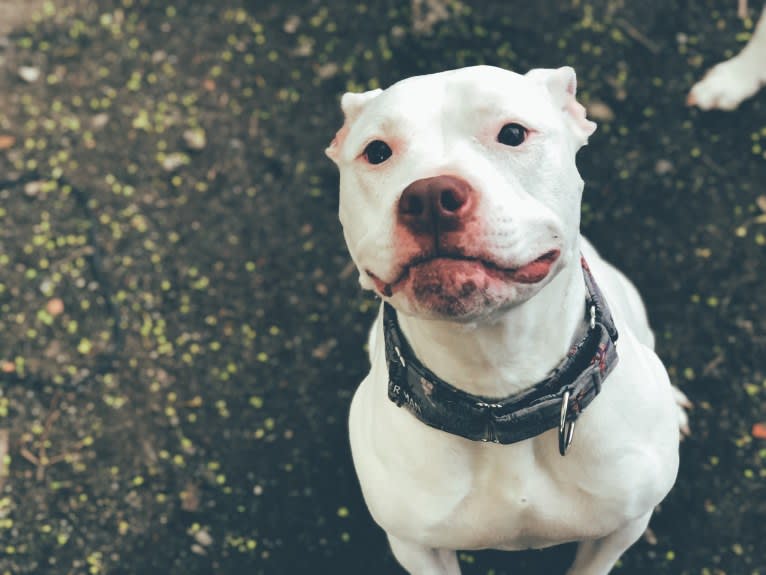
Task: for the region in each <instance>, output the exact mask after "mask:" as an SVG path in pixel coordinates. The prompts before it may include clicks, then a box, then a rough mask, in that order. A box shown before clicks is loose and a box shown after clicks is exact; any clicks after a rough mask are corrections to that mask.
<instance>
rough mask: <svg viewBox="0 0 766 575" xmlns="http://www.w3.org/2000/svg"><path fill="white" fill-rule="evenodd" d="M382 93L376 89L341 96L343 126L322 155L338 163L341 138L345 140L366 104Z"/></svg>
mask: <svg viewBox="0 0 766 575" xmlns="http://www.w3.org/2000/svg"><path fill="white" fill-rule="evenodd" d="M382 91H383V90H381V89H380V88H378V89H377V90H369V91H368V92H361V93H357V92H346V93H345V94H343V97H342V98H341V99H340V108H341V110H343V116H344V121H343V126H342V127H341V129H340V130H338V132H337V133H336V134H335V137H334V138H333V140H332V142H330V145H329V146H328V147H327V149H326V150H325V151H324V153H325V154H327V157H328V158H330V159H331V160H332V161H333V162H336V163H337V161H338V150H339V149H340V145H341V143H342V142H343V138H345V136H346V134H347V133H348V129H349V127H350V126H351V124H352V123H353V122H354V120H356V118H357V117H358V116H359V114H361V113H362V110H364V107H365V106H366V105H367V103H368V102H369V101H370V100H372V99H373V98H375V97H377V96H378V94H380V93H381V92H382Z"/></svg>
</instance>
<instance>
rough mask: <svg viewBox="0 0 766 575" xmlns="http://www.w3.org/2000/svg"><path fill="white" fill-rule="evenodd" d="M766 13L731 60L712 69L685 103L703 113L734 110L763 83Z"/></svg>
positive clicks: (696, 85) (690, 93)
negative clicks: (715, 109)
mask: <svg viewBox="0 0 766 575" xmlns="http://www.w3.org/2000/svg"><path fill="white" fill-rule="evenodd" d="M764 57H766V10H764V11H763V12H762V13H761V17H760V19H759V20H758V24H757V25H756V27H755V31H754V32H753V36H752V37H751V38H750V41H749V42H748V43H747V46H745V47H744V48H743V49H742V51H741V52H740V53H739V54H737V55H736V56H735V57H734V58H732V59H731V60H726V61H725V62H721V63H720V64H718V65H716V66H713V68H711V69H710V71H709V72H708V73H707V74H706V75H705V77H704V78H702V80H700V81H699V82H697V83H696V84H695V85H694V87H693V88H692V89H691V92H689V96H688V97H687V99H686V103H687V104H688V105H690V106H699V107H700V108H701V109H702V110H711V109H713V108H718V109H719V110H734V109H735V108H736V107H737V106H739V105H740V103H741V102H742V101H743V100H745V99H746V98H749V97H750V96H752V95H753V94H755V93H756V92H757V91H758V89H759V88H760V87H761V86H762V85H763V84H764V82H766V65H764Z"/></svg>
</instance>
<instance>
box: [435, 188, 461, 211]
mask: <svg viewBox="0 0 766 575" xmlns="http://www.w3.org/2000/svg"><path fill="white" fill-rule="evenodd" d="M439 203H440V204H441V207H442V208H444V209H445V210H446V211H448V212H456V211H458V210H459V209H460V207H461V206H462V205H463V204H465V199H464V198H462V197H461V196H460V195H459V194H457V193H456V192H455V191H454V190H449V189H448V190H442V192H441V194H440V195H439Z"/></svg>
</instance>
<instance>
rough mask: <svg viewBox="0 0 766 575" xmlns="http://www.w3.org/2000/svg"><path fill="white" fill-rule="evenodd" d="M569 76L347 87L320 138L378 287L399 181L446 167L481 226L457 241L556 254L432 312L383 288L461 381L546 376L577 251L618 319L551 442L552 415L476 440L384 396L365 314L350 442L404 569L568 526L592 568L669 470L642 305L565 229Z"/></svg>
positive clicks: (574, 136)
mask: <svg viewBox="0 0 766 575" xmlns="http://www.w3.org/2000/svg"><path fill="white" fill-rule="evenodd" d="M551 78H553V81H551ZM575 86H576V82H575V80H574V72H573V71H571V69H566V68H565V69H559V70H558V71H550V70H537V71H533V72H532V73H530V74H528V75H527V76H521V75H518V74H514V73H512V72H508V71H504V70H500V69H498V68H491V67H486V66H481V67H474V68H466V69H462V70H456V71H451V72H446V73H441V74H434V75H430V76H422V77H417V78H411V79H408V80H405V81H403V82H400V83H398V84H396V85H394V86H393V87H391V88H389V89H388V90H385V91H383V92H382V93H371V94H369V96H367V97H364V98H357V99H353V98H350V97H345V98H344V107H345V105H346V104H349V103H350V102H351V101H353V102H354V107H353V114H350V116H351V117H347V121H346V125H344V127H343V128H342V129H341V131H340V132H339V134H338V136H337V137H336V139H335V140H334V141H333V144H332V145H331V146H330V148H328V150H327V153H328V155H329V156H330V157H331V158H332V159H333V160H334V161H335V162H336V163H337V164H338V166H339V169H340V176H341V186H340V187H341V190H340V194H341V199H340V216H341V220H342V223H343V227H344V234H345V237H346V240H347V243H348V247H349V250H350V252H351V255H352V257H353V259H354V261H355V263H356V264H357V267H358V268H359V271H360V277H361V283H362V285H363V286H364V287H366V288H370V289H374V287H375V286H374V284H373V283H372V281H371V280H370V278H369V275H368V274H367V272H368V271H371V272H373V273H374V274H375V275H377V276H378V277H383V278H386V279H388V278H391V277H392V276H393V275H395V274H396V273H397V270H398V269H400V268H401V266H402V262H403V261H404V260H406V258H408V257H410V256H411V255H412V253H413V252H414V250H415V249H416V248H415V247H413V246H409V245H404V246H402V245H401V237H402V236H401V235H397V231H396V230H397V226H396V205H397V201H398V198H399V196H400V195H401V193H402V190H403V189H404V188H405V187H406V186H407V185H408V184H410V183H411V182H413V181H415V180H418V179H421V178H425V177H429V176H436V175H441V174H449V175H452V176H457V177H460V178H463V179H464V180H466V181H468V182H470V184H471V185H472V187H473V189H474V190H475V191H476V194H477V196H478V198H479V201H480V203H481V205H480V209H479V211H478V216H479V219H480V222H481V226H479V227H478V228H476V229H474V230H473V233H472V235H470V237H466V238H465V242H464V245H463V248H464V249H465V250H467V251H471V250H474V251H476V252H477V253H479V252H480V253H482V254H487V253H489V254H490V255H492V257H493V258H494V260H495V261H498V262H501V263H503V264H507V265H509V266H511V265H521V264H522V263H524V262H527V261H529V260H530V259H533V258H535V257H537V256H539V255H540V254H541V253H543V252H545V251H547V250H549V249H552V248H555V249H559V250H560V251H561V256H560V258H559V260H558V261H557V262H556V264H555V266H554V267H553V268H552V269H551V272H550V274H549V276H548V277H547V278H546V279H544V280H543V281H541V282H539V283H538V284H534V285H523V286H518V285H509V286H507V288H506V287H503V288H502V289H501V290H500V292H499V295H498V298H499V299H498V300H497V301H494V302H493V303H492V305H490V306H489V308H487V309H486V310H481V311H480V312H476V313H473V314H472V315H471V316H470V317H459V318H450V317H431V316H429V314H428V310H423V309H422V306H420V305H419V304H418V302H413V301H412V296H411V295H408V294H407V293H403V292H399V293H396V292H395V293H394V294H393V295H392V296H391V297H390V298H386V299H388V301H390V302H391V304H392V305H394V306H395V307H396V308H397V310H398V315H399V321H400V324H401V327H402V330H403V332H404V334H405V336H406V337H407V340H408V341H409V342H410V344H411V346H412V348H413V351H414V352H415V354H416V355H417V356H418V358H419V359H420V360H421V361H422V362H423V364H424V365H426V366H428V367H429V368H430V369H431V370H433V371H434V372H435V373H436V374H437V375H438V376H439V377H441V378H443V379H445V380H447V381H449V382H450V383H452V384H453V385H455V386H458V387H460V388H462V389H464V390H466V391H468V392H470V393H475V394H482V395H487V396H495V397H500V396H505V395H508V394H510V393H513V392H515V391H518V390H521V389H524V388H525V387H528V386H530V385H532V384H534V383H535V382H537V381H539V380H540V379H542V378H544V377H545V376H546V375H547V374H548V372H549V371H550V370H551V369H552V368H553V367H554V366H555V365H556V364H557V363H558V362H559V361H560V360H561V359H562V358H563V357H564V356H565V355H566V352H567V350H568V349H569V347H570V346H571V344H572V340H573V337H574V333H575V330H576V328H577V326H578V324H579V322H581V321H583V313H584V301H585V288H584V284H583V277H582V270H581V268H580V263H579V262H580V257H579V254H580V253H581V252H582V253H583V254H584V255H585V257H586V259H587V261H588V263H589V264H590V267H591V270H592V272H593V275H594V276H595V278H596V280H597V282H598V284H599V286H600V287H601V288H602V290H603V292H604V294H605V297H606V299H607V301H608V303H609V306H610V308H611V310H612V312H613V315H614V317H615V322H616V326H617V328H618V330H619V333H620V337H619V341H618V343H617V350H618V353H619V357H620V361H619V363H618V365H617V367H616V368H615V369H614V371H613V372H612V374H611V375H610V376H609V377H608V379H607V380H606V382H605V384H604V387H603V391H602V393H601V394H600V395H599V396H598V397H597V398H596V400H595V401H594V402H593V403H592V404H591V405H590V406H589V407H588V408H587V409H586V410H585V411H584V412H583V414H582V415H581V417H580V418H579V419H578V421H577V425H576V429H575V434H574V442H573V444H572V446H571V448H570V450H569V452H568V453H567V455H566V456H565V457H562V456H560V455H559V453H558V443H557V435H556V434H557V431H556V430H550V431H548V432H546V433H543V434H542V435H540V436H538V437H535V438H533V439H529V440H526V441H522V442H519V443H516V444H512V445H507V446H502V445H495V444H484V443H478V442H473V441H470V440H467V439H463V438H461V437H458V436H455V435H450V434H448V433H444V432H441V431H438V430H435V429H432V428H430V427H428V426H426V425H425V424H423V423H421V422H420V421H418V420H417V419H415V418H414V417H413V416H412V415H411V414H410V413H409V412H407V411H406V410H404V409H401V408H398V407H396V406H395V405H394V404H393V403H392V402H391V401H389V399H388V398H387V395H386V390H387V381H388V373H387V368H386V362H385V353H384V343H383V337H382V325H381V319H380V316H379V317H378V319H377V321H376V322H375V325H374V326H373V328H372V332H371V335H370V360H371V363H372V367H371V370H370V373H369V375H368V376H367V377H366V378H365V379H364V381H363V382H362V383H361V385H360V386H359V388H358V390H357V392H356V394H355V396H354V399H353V402H352V405H351V413H350V420H349V427H350V434H351V447H352V452H353V459H354V465H355V467H356V470H357V473H358V476H359V480H360V482H361V486H362V491H363V493H364V497H365V500H366V502H367V505H368V507H369V509H370V511H371V513H372V515H373V517H374V518H375V521H377V522H378V523H379V524H380V526H381V527H382V528H383V529H384V530H385V531H386V533H387V534H388V537H389V541H390V543H391V548H392V550H393V552H394V554H395V556H396V557H397V559H398V560H399V562H400V563H401V564H402V565H403V566H404V568H405V569H407V570H408V571H409V572H410V573H412V574H416V575H456V574H458V573H459V571H460V569H459V566H458V562H457V559H456V556H455V553H454V550H456V549H483V548H498V549H507V550H518V549H526V548H540V547H546V546H550V545H555V544H559V543H563V542H567V541H584V543H582V544H581V545H580V547H579V549H578V553H577V558H576V560H575V562H574V564H573V566H572V568H571V569H570V571H569V573H570V575H603V574H606V573H608V571H609V570H610V569H611V567H612V565H613V564H614V562H615V561H616V560H617V559H618V558H619V556H620V555H621V554H622V552H623V551H624V550H625V549H627V548H628V547H629V546H630V545H631V544H632V543H633V542H634V541H635V540H636V539H637V538H638V537H639V536H640V535H641V533H642V532H643V530H644V529H645V527H646V525H647V523H648V521H649V517H650V515H651V512H652V510H653V508H654V506H655V505H657V504H658V503H659V502H660V501H661V500H662V499H663V498H664V497H665V495H666V494H667V492H668V491H669V490H670V488H671V486H672V485H673V482H674V481H675V477H676V472H677V468H678V441H679V417H680V416H679V413H680V411H679V407H678V406H677V405H676V401H675V399H674V392H673V388H672V387H671V385H670V382H669V381H668V376H667V373H666V372H665V369H664V367H663V366H662V364H661V363H660V360H659V359H658V358H657V356H656V355H655V353H654V352H653V350H652V348H653V343H654V342H653V336H652V333H651V331H650V329H649V326H648V323H647V320H646V314H645V312H644V308H643V304H642V303H641V299H640V297H639V295H638V293H637V291H636V289H635V288H634V287H633V285H632V284H630V282H629V281H628V280H627V279H626V278H625V277H624V276H623V275H622V274H621V273H620V272H619V271H617V270H616V269H615V268H613V267H612V266H611V265H609V264H608V263H606V262H605V261H604V260H602V259H601V258H600V257H599V256H598V254H597V253H596V251H595V250H594V248H593V247H592V246H591V245H590V244H589V243H588V242H587V241H586V240H585V239H584V238H582V237H581V236H580V235H579V206H580V198H581V192H582V180H581V178H580V177H579V174H578V172H577V169H576V166H575V161H574V159H575V154H576V152H577V150H578V148H579V147H580V146H581V145H583V144H584V143H585V141H586V140H587V137H588V135H590V133H592V132H593V130H594V129H595V125H594V124H592V123H591V122H588V121H587V120H586V119H585V117H584V113H583V112H582V110H581V109H580V107H579V104H577V103H576V100H575ZM362 108H363V109H362ZM510 122H518V123H520V124H522V125H524V126H527V127H529V128H531V129H533V130H534V131H535V133H533V134H532V136H533V137H530V138H529V139H528V141H527V142H525V143H524V145H523V146H519V148H510V147H507V146H503V145H502V144H500V143H498V142H497V140H496V135H497V132H498V130H499V129H500V127H502V126H503V125H504V124H506V123H510ZM375 139H380V140H383V141H386V142H389V143H390V145H391V148H392V149H393V152H394V154H393V156H392V157H391V158H390V159H389V160H388V161H386V162H384V163H382V164H379V165H376V166H371V165H369V164H368V163H367V162H366V161H365V158H364V157H363V155H362V154H363V150H364V147H365V145H366V144H367V143H368V142H370V141H372V140H375ZM498 302H500V303H498Z"/></svg>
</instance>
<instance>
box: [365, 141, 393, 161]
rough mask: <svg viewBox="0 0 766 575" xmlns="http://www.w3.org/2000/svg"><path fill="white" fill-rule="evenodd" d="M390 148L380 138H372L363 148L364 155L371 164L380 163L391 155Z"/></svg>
mask: <svg viewBox="0 0 766 575" xmlns="http://www.w3.org/2000/svg"><path fill="white" fill-rule="evenodd" d="M392 153H393V152H392V151H391V148H389V147H388V144H386V143H385V142H383V141H381V140H374V141H372V142H370V143H369V144H367V147H366V148H365V149H364V157H365V158H367V161H368V162H370V163H371V164H382V163H383V162H385V161H386V160H387V159H388V158H390V157H391V154H392Z"/></svg>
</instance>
